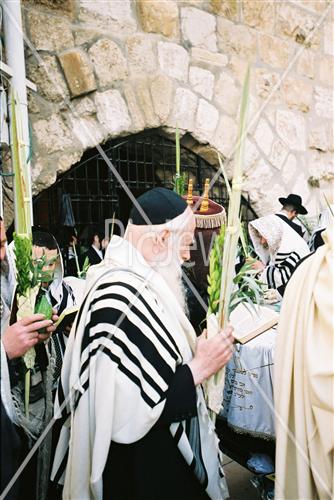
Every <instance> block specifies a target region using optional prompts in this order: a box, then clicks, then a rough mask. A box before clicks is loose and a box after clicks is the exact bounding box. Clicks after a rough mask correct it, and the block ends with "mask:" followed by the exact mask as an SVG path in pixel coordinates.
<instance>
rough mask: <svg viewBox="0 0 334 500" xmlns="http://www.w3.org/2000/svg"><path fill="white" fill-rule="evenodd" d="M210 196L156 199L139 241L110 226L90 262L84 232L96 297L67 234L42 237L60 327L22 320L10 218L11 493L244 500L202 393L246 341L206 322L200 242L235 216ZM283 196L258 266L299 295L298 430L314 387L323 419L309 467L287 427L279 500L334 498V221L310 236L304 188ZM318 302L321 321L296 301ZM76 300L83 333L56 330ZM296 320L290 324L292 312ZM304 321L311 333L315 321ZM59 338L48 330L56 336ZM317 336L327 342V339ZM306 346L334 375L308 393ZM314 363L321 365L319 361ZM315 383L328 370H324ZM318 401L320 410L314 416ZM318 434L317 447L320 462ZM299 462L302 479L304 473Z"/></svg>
mask: <svg viewBox="0 0 334 500" xmlns="http://www.w3.org/2000/svg"><path fill="white" fill-rule="evenodd" d="M195 198H196V197H194V199H193V198H191V200H189V199H185V198H182V197H180V196H179V195H177V194H176V193H175V192H173V191H170V190H167V189H164V188H155V189H153V190H151V191H148V192H147V193H145V194H144V195H142V196H141V197H139V198H138V200H137V201H136V203H135V204H134V206H133V208H132V211H131V214H130V219H129V223H128V225H127V228H126V232H125V235H124V237H118V236H113V237H112V238H111V240H110V242H109V244H108V245H107V242H106V241H104V242H103V241H102V240H103V238H102V237H101V236H100V235H99V234H98V232H95V234H92V235H91V238H90V240H89V246H88V248H87V249H86V251H85V252H84V253H83V254H82V255H81V256H80V258H79V260H78V259H77V254H76V251H77V249H76V247H77V243H78V242H77V239H76V236H75V235H74V234H73V235H71V238H70V240H69V243H68V246H67V259H66V262H67V270H68V269H72V271H69V272H70V273H71V274H73V275H75V274H77V271H78V269H77V267H78V265H77V261H78V262H79V268H80V266H81V267H82V265H83V263H84V261H85V260H86V258H87V259H88V261H89V264H90V268H89V269H88V272H87V277H86V280H85V285H84V287H85V290H84V292H83V290H82V286H77V285H78V282H79V281H80V280H79V278H78V277H77V278H76V279H77V281H73V279H72V280H71V279H68V278H66V277H64V269H63V264H62V262H63V260H62V258H61V253H60V250H59V246H58V244H57V241H56V240H55V238H54V237H53V236H52V234H50V233H48V232H46V231H41V230H40V229H39V230H38V229H36V230H34V231H33V233H32V244H33V259H39V258H40V257H41V255H45V256H46V260H47V261H49V262H52V264H49V268H48V271H50V272H51V273H52V275H53V280H52V282H51V283H44V284H42V285H43V289H44V292H45V290H46V295H47V298H48V300H49V301H50V303H51V305H52V307H53V313H54V314H53V317H52V319H51V320H46V319H45V318H44V317H43V316H42V315H38V314H33V315H31V316H29V317H26V318H24V319H22V320H20V321H17V320H16V317H15V281H16V277H15V259H14V253H13V249H12V244H10V245H7V243H6V235H5V230H4V222H3V221H2V220H1V437H2V439H1V462H2V463H1V465H2V467H1V491H5V492H6V496H5V498H13V499H19V498H25V499H38V500H44V499H56V498H61V497H63V498H68V499H84V498H96V499H112V500H114V499H122V500H123V499H136V500H137V499H142V500H150V499H152V500H153V499H155V500H160V499H161V500H171V499H173V500H174V499H175V500H177V499H180V500H181V499H182V500H186V499H191V500H196V499H205V498H212V499H214V500H218V499H224V498H228V485H227V483H226V479H225V476H224V471H223V467H222V455H221V451H220V448H219V442H218V438H217V436H216V434H215V430H214V424H213V423H212V420H211V418H210V415H209V412H208V409H207V406H206V400H205V397H204V393H203V389H202V385H203V383H204V382H205V381H206V380H208V379H209V378H210V377H211V376H212V375H214V374H215V373H217V372H218V371H219V370H221V368H222V367H224V366H225V365H226V364H227V363H228V361H229V360H230V359H231V357H232V355H233V352H234V347H233V342H234V337H233V331H232V328H230V327H228V328H227V329H226V330H224V331H219V329H217V332H216V335H215V336H213V337H210V338H207V335H206V330H205V329H204V330H203V324H202V320H203V319H204V318H205V305H206V303H207V298H208V297H207V291H206V280H205V279H204V280H203V275H205V277H206V274H207V265H205V264H204V263H203V260H202V261H201V260H200V259H199V258H198V254H196V255H197V257H196V258H195V259H193V255H194V254H193V255H192V253H191V248H192V245H193V242H194V240H195V241H197V243H198V242H199V240H200V237H203V235H204V243H205V245H206V243H207V241H208V240H206V237H207V235H208V234H209V235H210V238H211V237H212V234H214V233H216V232H217V231H218V230H219V227H220V226H221V225H222V224H224V223H225V212H224V209H223V207H221V206H220V205H218V204H215V203H214V202H212V201H211V200H206V205H205V207H204V205H203V207H204V208H203V207H202V206H201V208H200V209H199V207H198V206H197V205H196V203H195V201H196V200H195ZM198 198H199V197H198ZM198 201H199V202H200V199H199V200H198ZM280 202H281V204H282V210H281V211H280V212H279V213H277V214H272V215H268V216H265V217H261V218H259V219H256V220H254V221H252V222H250V224H249V235H250V238H251V241H252V245H253V249H254V252H255V253H256V254H257V260H256V261H253V263H252V266H253V268H254V269H256V270H257V271H258V274H259V277H260V280H261V281H262V282H264V283H266V284H267V287H268V288H270V289H275V290H276V291H277V297H278V299H279V300H282V298H283V297H285V295H286V296H287V297H289V298H288V299H287V300H285V298H284V299H283V308H282V311H283V312H282V317H283V319H282V325H284V326H281V327H280V341H279V342H278V349H277V360H278V366H279V367H280V369H282V370H283V371H284V373H285V377H286V380H285V383H286V387H289V388H290V389H289V391H288V390H287V392H286V393H285V392H284V390H283V389H282V387H283V385H282V384H281V385H279V389H277V404H278V408H279V411H280V412H281V413H282V415H285V418H286V421H285V425H290V424H291V425H292V429H293V431H292V432H296V433H297V430H296V429H297V428H300V427H298V426H297V424H296V422H295V421H293V422H292V423H291V422H289V419H291V408H293V401H294V395H293V393H294V391H297V392H298V391H301V392H299V396H300V398H301V400H302V403H300V402H299V407H298V408H299V409H300V408H303V411H305V414H307V418H308V422H309V427H308V428H307V429H306V430H305V432H304V433H303V434H302V436H301V440H302V447H303V452H304V454H306V456H307V457H308V462H307V461H306V462H307V463H306V464H305V463H304V462H305V460H304V462H302V460H301V459H300V456H299V455H298V452H296V451H294V452H293V451H291V450H292V445H291V442H290V441H289V439H287V438H286V428H284V425H283V424H284V423H282V422H281V421H279V422H280V425H278V431H277V432H278V434H277V436H279V437H280V442H281V443H284V446H283V447H279V451H278V470H279V474H280V476H279V482H278V483H277V484H278V491H279V494H280V495H281V496H278V498H315V496H314V495H318V496H319V498H327V496H328V498H330V496H329V495H330V494H332V493H333V485H330V482H331V470H330V463H332V464H333V462H330V460H333V451H334V440H333V439H332V435H331V433H330V417H331V416H333V405H332V402H331V404H329V405H328V395H326V394H323V389H322V382H323V383H324V384H325V385H326V390H330V388H331V387H332V388H333V378H331V377H333V369H332V368H331V367H330V361H331V359H330V354H328V353H330V350H329V351H328V348H330V346H329V345H328V342H330V341H331V342H332V343H333V340H330V338H329V337H328V333H327V332H328V329H329V328H330V327H331V325H332V320H328V317H327V316H326V313H325V312H324V311H323V306H324V303H325V304H326V306H327V307H328V312H329V313H330V311H331V310H332V309H333V304H332V303H330V299H329V298H328V297H329V294H330V288H328V287H330V284H328V280H329V277H330V276H331V274H330V273H333V260H332V259H331V257H330V256H332V253H333V246H332V243H333V239H332V236H333V235H332V234H331V233H330V231H329V230H328V229H327V230H326V226H327V224H329V226H330V227H332V224H333V221H332V220H331V218H330V217H329V218H328V217H327V219H326V221H327V222H326V224H324V215H322V219H321V221H320V224H319V226H318V227H316V228H315V230H314V232H313V234H312V235H310V234H306V233H307V231H306V228H305V226H303V225H302V224H301V222H300V221H299V220H298V215H299V214H301V215H303V214H304V215H305V214H307V210H306V208H305V207H304V206H303V204H302V199H301V198H300V196H298V195H295V194H290V195H289V196H288V197H286V198H280ZM327 213H328V209H327ZM102 243H103V244H102ZM205 245H204V246H205ZM198 247H200V245H198ZM191 260H195V262H194V266H193V269H192V273H191V274H189V272H188V273H186V274H185V273H184V271H183V264H184V263H185V262H188V261H191ZM71 261H72V262H71ZM73 261H74V262H73ZM74 264H75V265H74ZM203 270H204V272H203ZM310 270H312V273H313V274H312V278H309V277H308V274H309V273H310V272H311V271H310ZM69 272H67V274H68V273H69ZM189 277H190V279H189ZM205 277H204V278H205ZM297 277H298V280H297ZM321 280H322V281H321ZM302 283H304V284H303V285H302ZM81 284H82V280H81ZM296 290H297V291H296ZM304 292H305V294H306V295H305V296H306V297H307V300H308V302H307V304H308V308H307V314H308V316H307V322H306V323H305V321H304V319H303V317H302V314H303V312H304V313H305V314H306V311H302V312H301V311H300V308H298V303H297V305H296V301H302V300H304V295H303V294H304ZM294 294H296V295H294ZM294 299H295V301H294ZM198 300H199V303H200V305H198V304H197V301H198ZM305 300H306V299H305ZM287 302H288V303H287ZM203 303H204V307H202V306H203ZM286 303H287V304H286ZM75 304H77V305H78V306H80V309H79V312H78V314H77V317H76V319H75V321H74V324H73V326H72V328H69V327H68V326H67V327H60V328H57V329H56V328H55V326H54V324H55V322H56V321H57V319H58V318H59V316H61V315H62V313H63V312H64V311H66V310H68V309H69V308H70V307H71V306H73V305H75ZM201 304H202V305H201ZM285 304H286V305H285ZM294 307H297V312H296V311H295V309H294ZM199 309H200V310H201V309H203V311H204V312H200V313H199V312H198V310H199ZM315 310H316V311H317V314H318V316H317V315H316V316H314V314H315V313H314V311H315ZM320 310H321V311H322V314H320V313H319V311H320ZM319 314H320V317H319ZM294 315H295V318H294V320H293V322H292V321H290V322H288V324H289V327H287V326H286V325H285V322H286V318H287V317H289V318H292V317H294ZM333 316H334V314H333ZM304 323H305V325H306V324H307V327H306V326H305V327H304V326H303V327H300V325H304ZM201 325H202V326H201ZM43 328H45V329H46V331H45V333H40V331H41V330H42V329H43ZM306 330H307V331H306ZM288 331H289V332H290V333H289V334H288V333H287V332H288ZM315 331H317V332H319V342H320V344H321V345H319V343H318V342H316V341H315V340H314V338H313V337H312V336H313V335H314V332H315ZM287 336H288V340H286V341H285V343H284V342H283V340H282V339H283V338H284V339H286V337H287ZM294 337H296V338H297V337H298V339H299V341H300V342H302V343H303V342H305V343H306V342H309V343H310V344H312V345H314V349H315V351H317V350H318V352H319V355H322V356H324V366H326V369H327V372H326V370H324V373H322V374H319V373H318V372H317V371H316V370H315V376H314V377H313V378H312V380H311V379H310V381H309V383H308V382H305V380H304V381H300V384H301V385H300V386H297V387H296V384H297V381H296V380H294V381H293V382H292V381H291V380H292V379H293V376H292V373H293V370H294V368H293V367H294V363H295V362H296V363H299V364H298V367H299V368H300V369H304V368H303V367H304V364H303V363H304V358H303V355H302V354H300V352H299V353H296V351H295V346H294V345H292V344H291V342H292V339H293V338H294ZM310 339H311V340H310ZM290 344H291V346H290V351H289V353H290V354H289V356H288V357H287V356H285V357H284V354H283V351H284V345H290ZM324 346H326V347H324ZM31 347H34V348H35V350H36V361H35V366H34V367H33V369H32V370H31V383H30V396H29V417H28V416H27V415H26V413H25V408H24V404H25V390H26V387H25V379H24V376H23V362H22V356H23V355H24V354H25V353H26V352H27V350H28V349H30V348H31ZM326 349H327V350H326ZM332 352H333V351H332ZM297 355H298V356H299V357H298V359H297V358H296V356H297ZM305 356H306V354H305ZM308 356H309V354H308ZM283 359H284V362H283V361H282V360H283ZM296 359H297V361H296ZM284 363H285V364H284ZM283 365H284V366H283ZM307 366H309V365H307ZM310 366H312V367H313V366H314V365H313V364H312V363H311V362H310ZM331 370H332V371H331ZM309 373H310V374H312V375H314V373H313V372H312V370H311V369H310V371H309ZM310 376H311V375H310ZM326 377H327V378H326ZM314 380H317V384H318V385H317V387H316V389H315V385H314ZM292 384H295V385H294V387H293V388H291V387H292ZM304 386H305V391H304V392H302V387H304ZM287 393H288V394H289V396H287ZM305 394H306V395H307V397H308V398H309V399H310V400H312V404H316V405H318V406H317V407H319V408H320V409H319V411H317V412H316V413H315V412H312V411H311V410H310V409H309V405H308V401H305V399H303V395H304V396H305ZM305 397H306V396H305ZM312 398H313V399H312ZM313 401H316V403H313ZM310 404H311V403H310ZM291 405H292V406H291ZM326 405H327V406H326ZM312 408H313V406H312ZM301 411H302V410H301ZM298 418H299V417H298V416H295V419H296V421H297V420H298ZM319 422H321V424H322V426H323V427H322V428H320V423H319ZM298 425H299V426H300V422H298ZM324 426H325V428H326V436H324V431H323V428H324ZM312 432H313V434H312ZM317 433H318V434H317ZM311 434H312V435H313V436H316V442H315V444H314V446H313V447H312V450H311V452H309V451H308V450H309V448H308V444H307V443H308V438H309V436H310V435H311ZM332 434H333V433H332ZM296 439H298V436H297V437H296ZM331 439H332V440H331ZM326 440H327V441H326ZM325 441H326V442H325ZM277 444H278V443H277ZM295 448H296V449H297V448H298V443H297V445H295ZM295 448H294V449H295ZM289 453H290V455H289V459H287V454H289ZM319 456H320V457H321V460H320V459H319V460H320V462H319V467H316V466H315V465H314V462H316V460H317V458H318V457H319ZM304 458H305V457H304ZM300 463H303V467H302V468H301V466H300ZM21 464H23V467H21V468H20V466H21ZM287 464H290V466H291V470H294V471H296V472H295V474H296V476H295V479H293V478H292V477H291V474H290V472H291V471H290V470H289V467H288V466H287ZM301 469H302V476H298V474H299V472H298V471H300V470H301ZM296 478H297V479H296ZM303 494H307V495H311V496H300V495H303ZM293 495H295V496H293ZM326 495H327V496H326Z"/></svg>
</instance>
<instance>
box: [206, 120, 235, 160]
mask: <svg viewBox="0 0 334 500" xmlns="http://www.w3.org/2000/svg"><path fill="white" fill-rule="evenodd" d="M236 138H237V125H236V123H235V121H234V120H232V118H230V117H229V116H227V115H223V116H221V118H220V120H219V124H218V127H217V130H216V132H215V135H214V138H213V139H212V140H211V144H212V145H213V146H214V147H215V148H216V149H217V150H218V151H219V152H220V153H222V154H223V155H224V156H225V157H227V158H231V157H233V155H234V153H235V147H236Z"/></svg>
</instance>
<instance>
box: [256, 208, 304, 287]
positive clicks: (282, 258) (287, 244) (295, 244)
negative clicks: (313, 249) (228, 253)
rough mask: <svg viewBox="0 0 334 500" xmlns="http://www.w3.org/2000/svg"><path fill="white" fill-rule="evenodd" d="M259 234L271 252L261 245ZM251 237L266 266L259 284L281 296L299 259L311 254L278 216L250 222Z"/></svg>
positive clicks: (301, 240)
mask: <svg viewBox="0 0 334 500" xmlns="http://www.w3.org/2000/svg"><path fill="white" fill-rule="evenodd" d="M258 233H260V234H261V235H262V236H263V237H264V238H265V239H266V240H267V242H268V249H265V248H264V247H263V245H262V244H261V243H260V239H259V236H258ZM249 234H250V237H251V239H252V242H253V245H254V250H255V251H256V253H257V254H258V256H259V257H260V259H261V261H262V262H263V264H265V265H266V267H265V269H264V271H263V272H262V274H261V276H260V280H261V281H262V282H264V283H267V285H268V288H275V289H276V290H277V289H278V291H279V292H280V293H281V291H282V290H283V289H284V287H285V286H286V285H287V283H288V281H289V279H290V277H291V275H292V273H293V272H294V270H295V268H296V266H297V264H298V262H299V261H300V259H302V258H303V257H305V256H306V255H307V254H309V253H310V250H309V248H308V246H307V243H306V242H305V241H304V240H303V238H302V237H301V236H299V235H298V234H297V233H296V231H294V229H292V228H291V227H290V226H289V225H288V224H286V223H285V222H284V221H282V220H281V219H280V218H279V217H277V216H276V215H267V216H265V217H260V218H259V219H256V220H254V221H251V222H250V223H249Z"/></svg>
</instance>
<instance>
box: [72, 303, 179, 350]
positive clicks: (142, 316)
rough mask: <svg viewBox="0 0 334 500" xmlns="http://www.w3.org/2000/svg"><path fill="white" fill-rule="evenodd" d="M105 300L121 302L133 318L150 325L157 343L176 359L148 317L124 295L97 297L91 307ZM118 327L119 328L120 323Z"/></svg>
mask: <svg viewBox="0 0 334 500" xmlns="http://www.w3.org/2000/svg"><path fill="white" fill-rule="evenodd" d="M107 299H115V300H118V301H119V302H123V303H124V304H125V305H126V306H128V309H129V312H130V311H131V312H132V313H133V314H134V315H135V316H138V318H139V319H141V320H142V321H143V323H145V324H147V321H148V322H149V325H150V329H151V330H152V331H154V332H155V334H156V337H157V338H158V339H159V341H160V342H161V344H162V345H163V346H164V348H165V349H166V351H168V352H169V354H170V355H171V356H172V358H174V359H175V360H177V359H178V355H177V354H176V353H175V351H173V349H172V348H171V347H170V345H169V344H168V342H166V340H165V339H164V338H163V337H162V336H161V335H160V334H159V333H158V332H157V331H156V330H155V328H154V326H153V325H152V323H151V321H150V320H149V318H148V316H145V314H144V313H142V312H141V311H140V310H139V309H138V308H137V307H136V306H134V305H133V304H132V302H130V301H129V299H127V298H126V297H124V295H119V294H118V293H109V294H107V295H103V297H98V298H96V299H94V300H92V303H91V307H92V306H94V305H95V304H98V303H99V302H101V301H102V300H107ZM141 302H143V304H144V305H145V301H141ZM130 304H131V306H130ZM123 314H124V315H125V316H126V314H127V311H125V312H124V313H123ZM107 323H110V321H107ZM158 324H159V323H158ZM119 326H121V323H120V325H119ZM159 326H160V325H159ZM163 331H164V332H166V328H165V327H164V329H163ZM94 338H95V337H94ZM82 351H83V348H81V352H82Z"/></svg>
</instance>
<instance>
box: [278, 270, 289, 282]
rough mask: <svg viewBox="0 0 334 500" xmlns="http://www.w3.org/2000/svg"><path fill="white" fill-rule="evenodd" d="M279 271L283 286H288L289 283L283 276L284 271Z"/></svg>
mask: <svg viewBox="0 0 334 500" xmlns="http://www.w3.org/2000/svg"><path fill="white" fill-rule="evenodd" d="M278 271H279V273H280V276H281V283H282V285H286V283H287V282H288V280H287V279H286V277H284V275H283V269H278Z"/></svg>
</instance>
